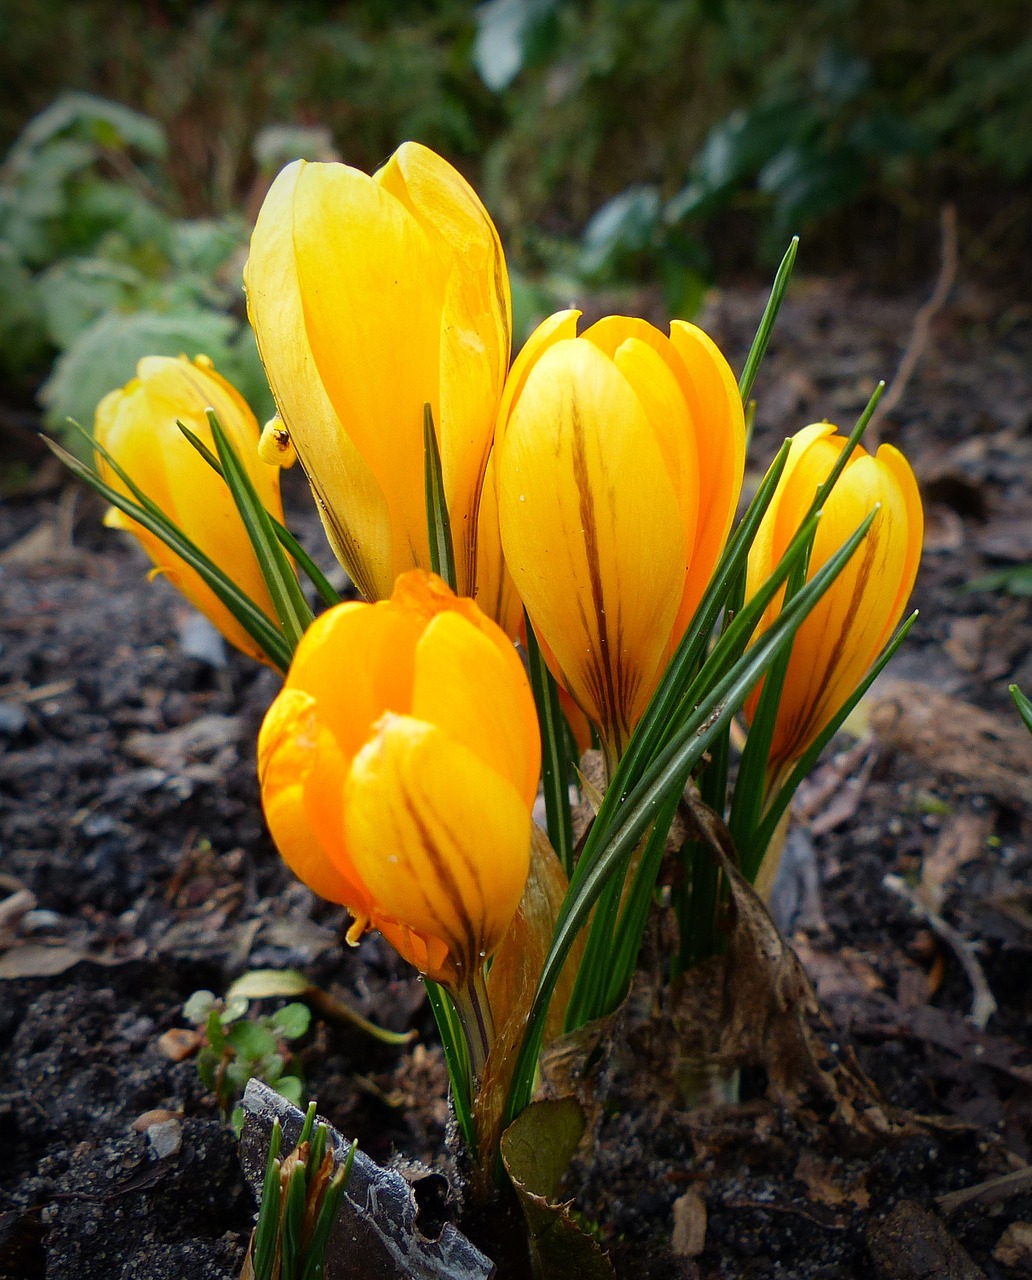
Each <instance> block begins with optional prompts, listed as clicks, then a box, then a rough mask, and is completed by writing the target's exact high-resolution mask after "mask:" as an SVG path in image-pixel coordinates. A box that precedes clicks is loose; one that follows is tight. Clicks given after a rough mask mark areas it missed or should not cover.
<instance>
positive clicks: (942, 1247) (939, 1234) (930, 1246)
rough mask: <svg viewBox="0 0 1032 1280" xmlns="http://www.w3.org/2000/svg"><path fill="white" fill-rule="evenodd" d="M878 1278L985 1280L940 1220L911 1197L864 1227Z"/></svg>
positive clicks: (888, 1279)
mask: <svg viewBox="0 0 1032 1280" xmlns="http://www.w3.org/2000/svg"><path fill="white" fill-rule="evenodd" d="M867 1247H868V1248H869V1249H870V1251H871V1257H872V1258H873V1259H874V1274H875V1275H876V1276H877V1278H878V1280H986V1275H985V1272H984V1271H983V1270H982V1268H981V1267H978V1266H976V1265H975V1263H974V1262H972V1260H971V1258H970V1256H969V1254H968V1253H967V1250H965V1249H964V1247H963V1246H962V1245H960V1244H958V1242H957V1241H956V1240H955V1239H954V1238H953V1236H951V1235H950V1233H949V1232H948V1231H947V1230H946V1228H945V1226H943V1224H942V1222H941V1220H940V1219H939V1218H937V1217H936V1216H935V1214H934V1213H930V1212H929V1211H928V1210H927V1209H923V1208H922V1207H921V1206H920V1205H919V1204H915V1202H914V1201H913V1200H901V1201H900V1202H899V1204H898V1205H896V1207H895V1209H893V1210H892V1212H891V1213H890V1214H889V1215H888V1217H886V1218H882V1219H881V1220H880V1221H874V1222H872V1223H871V1225H870V1226H869V1227H868V1229H867Z"/></svg>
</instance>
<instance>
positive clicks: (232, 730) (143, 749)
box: [125, 715, 244, 773]
mask: <svg viewBox="0 0 1032 1280" xmlns="http://www.w3.org/2000/svg"><path fill="white" fill-rule="evenodd" d="M243 734H244V722H243V719H242V717H241V716H218V715H204V716H198V717H197V719H196V720H191V721H189V722H188V723H187V724H184V725H180V726H179V728H178V729H170V730H169V731H168V732H167V733H143V732H137V733H131V734H130V735H129V736H128V738H126V740H125V749H126V752H127V753H128V754H129V755H131V756H132V757H133V758H134V759H136V760H140V761H142V762H143V763H144V764H149V765H152V766H154V767H156V768H158V769H164V770H165V771H166V772H168V773H176V772H178V771H180V770H182V769H183V768H185V767H186V766H187V765H188V764H191V763H194V762H196V761H199V760H204V759H206V758H207V757H209V756H213V755H215V753H216V752H217V751H220V750H221V749H222V748H223V747H227V746H233V745H235V744H236V743H237V742H239V741H240V739H241V738H242V737H243Z"/></svg>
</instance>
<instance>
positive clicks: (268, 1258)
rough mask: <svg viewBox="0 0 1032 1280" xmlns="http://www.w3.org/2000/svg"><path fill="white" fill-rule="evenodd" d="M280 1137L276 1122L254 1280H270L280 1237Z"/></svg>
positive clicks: (257, 1233) (256, 1239)
mask: <svg viewBox="0 0 1032 1280" xmlns="http://www.w3.org/2000/svg"><path fill="white" fill-rule="evenodd" d="M282 1137H283V1132H282V1130H281V1129H280V1122H279V1121H278V1120H275V1121H273V1125H272V1134H271V1135H270V1137H269V1156H268V1159H267V1161H266V1163H265V1182H264V1184H263V1187H262V1203H261V1208H260V1209H259V1212H258V1227H257V1230H256V1231H255V1234H254V1275H255V1280H270V1278H271V1276H272V1264H273V1260H274V1258H275V1254H276V1237H277V1235H278V1234H279V1210H280V1176H279V1175H280V1162H279V1160H278V1159H277V1156H278V1155H279V1151H280V1142H281V1141H282Z"/></svg>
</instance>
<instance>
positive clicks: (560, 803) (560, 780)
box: [525, 615, 573, 877]
mask: <svg viewBox="0 0 1032 1280" xmlns="http://www.w3.org/2000/svg"><path fill="white" fill-rule="evenodd" d="M525 617H526V615H525ZM525 629H526V633H527V665H528V666H529V668H530V684H531V688H532V689H533V690H534V701H535V703H536V704H537V713H538V723H539V724H540V726H541V783H542V787H543V789H544V793H545V821H546V825H547V828H548V839H549V842H550V843H551V845H552V848H553V849H554V850H555V851H556V854H557V855H558V857H559V861H560V863H561V864H562V867H563V870H564V871H565V872H566V875H567V877H569V876H570V875H572V874H573V823H572V820H571V818H570V761H569V756H568V754H567V741H568V737H569V735H568V733H567V729H566V718H565V716H564V715H563V712H562V708H561V707H560V705H559V690H558V688H557V687H556V683H555V677H554V676H553V675H552V673H551V671H549V669H548V665H547V664H546V662H545V660H544V658H543V657H542V655H541V646H540V645H539V644H538V642H537V637H536V636H535V634H534V628H533V627H532V626H531V623H530V618H529V617H526V627H525Z"/></svg>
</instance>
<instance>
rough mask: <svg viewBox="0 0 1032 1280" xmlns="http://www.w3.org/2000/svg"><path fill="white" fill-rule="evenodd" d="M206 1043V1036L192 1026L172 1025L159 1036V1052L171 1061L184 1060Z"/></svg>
mask: <svg viewBox="0 0 1032 1280" xmlns="http://www.w3.org/2000/svg"><path fill="white" fill-rule="evenodd" d="M203 1043H204V1036H203V1035H202V1034H201V1033H200V1032H199V1031H194V1030H193V1029H192V1028H191V1027H170V1028H169V1029H168V1031H165V1032H164V1033H163V1034H162V1035H160V1036H158V1052H159V1053H160V1054H161V1055H162V1056H163V1057H165V1058H168V1060H169V1062H182V1061H184V1059H186V1058H189V1057H190V1055H191V1054H192V1053H196V1052H197V1050H198V1049H199V1048H200V1047H201V1045H202V1044H203Z"/></svg>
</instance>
